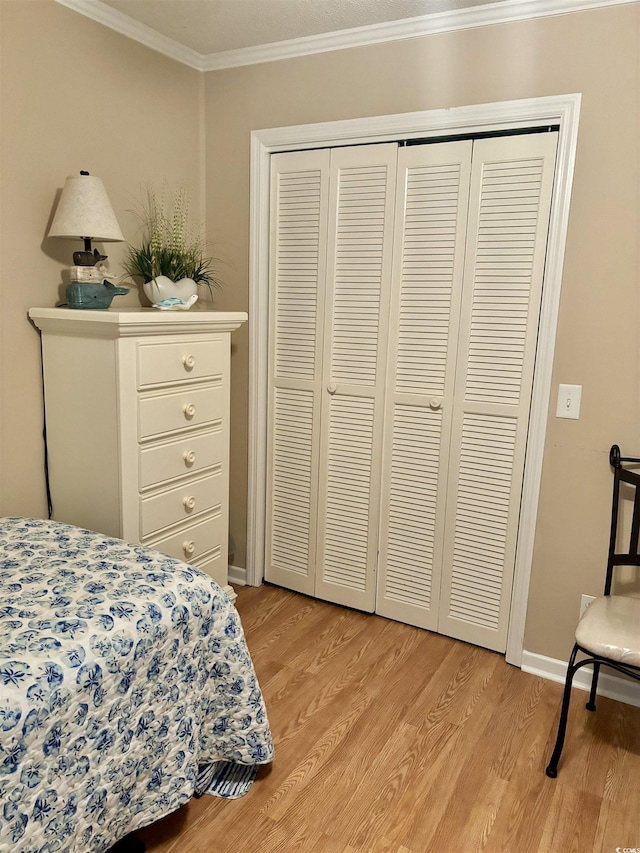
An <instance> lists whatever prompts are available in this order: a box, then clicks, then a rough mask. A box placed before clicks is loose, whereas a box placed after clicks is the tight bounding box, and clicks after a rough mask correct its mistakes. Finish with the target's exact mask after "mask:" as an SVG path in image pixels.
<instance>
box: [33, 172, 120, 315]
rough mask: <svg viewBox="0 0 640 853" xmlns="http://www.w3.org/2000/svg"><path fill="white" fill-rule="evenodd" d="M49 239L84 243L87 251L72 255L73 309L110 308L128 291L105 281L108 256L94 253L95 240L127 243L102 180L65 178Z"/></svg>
mask: <svg viewBox="0 0 640 853" xmlns="http://www.w3.org/2000/svg"><path fill="white" fill-rule="evenodd" d="M47 236H48V237H65V238H67V239H70V240H83V241H84V250H83V251H81V252H74V253H73V263H74V266H73V267H71V271H70V272H71V283H70V284H69V285H67V289H66V297H67V305H68V306H69V307H70V308H108V307H109V305H110V304H111V300H112V299H113V297H114V296H117V295H121V294H124V293H128V292H129V289H128V288H126V287H115V286H114V285H113V284H111V283H110V282H109V281H107V280H106V278H105V269H104V261H105V260H106V257H107V256H106V255H101V254H100V253H99V252H98V250H97V249H94V250H93V251H92V247H91V241H92V240H98V241H100V242H101V243H115V242H122V241H124V236H123V234H122V231H121V230H120V226H119V225H118V220H117V219H116V216H115V213H114V212H113V208H112V207H111V203H110V201H109V198H108V196H107V191H106V190H105V188H104V184H103V183H102V181H101V180H100V178H96V177H95V176H93V175H90V174H89V172H80V174H79V175H71V176H69V177H68V178H67V179H66V181H65V184H64V187H63V189H62V193H61V195H60V200H59V201H58V207H57V208H56V212H55V215H54V217H53V221H52V223H51V227H50V228H49V232H48V234H47Z"/></svg>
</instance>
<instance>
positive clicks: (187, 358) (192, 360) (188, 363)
mask: <svg viewBox="0 0 640 853" xmlns="http://www.w3.org/2000/svg"><path fill="white" fill-rule="evenodd" d="M182 363H183V364H184V369H185V370H193V368H194V367H195V366H196V357H195V355H183V356H182Z"/></svg>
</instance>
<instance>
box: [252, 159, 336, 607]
mask: <svg viewBox="0 0 640 853" xmlns="http://www.w3.org/2000/svg"><path fill="white" fill-rule="evenodd" d="M329 159H330V152H329V151H328V150H325V151H299V152H292V153H285V154H276V155H274V156H273V157H272V158H271V246H270V324H269V401H268V406H269V416H268V435H267V495H266V507H267V525H266V528H267V531H266V551H265V553H266V564H265V577H266V579H267V580H268V581H271V582H273V583H277V584H281V585H282V586H285V587H287V588H288V589H293V590H297V591H298V592H304V593H307V594H310V595H313V594H314V591H315V559H316V555H315V542H316V516H317V495H318V456H319V441H320V404H321V394H322V384H321V380H322V322H323V316H322V315H323V310H324V286H325V255H326V233H327V212H328V197H329Z"/></svg>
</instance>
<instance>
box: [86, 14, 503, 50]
mask: <svg viewBox="0 0 640 853" xmlns="http://www.w3.org/2000/svg"><path fill="white" fill-rule="evenodd" d="M102 2H103V4H104V5H106V6H110V7H111V8H113V9H115V10H116V11H117V12H121V13H123V14H125V15H127V16H128V17H130V18H132V19H133V20H134V21H137V22H138V23H141V24H146V26H148V27H151V29H153V30H155V31H156V32H158V33H160V34H161V35H163V36H167V37H168V38H170V39H172V40H173V41H175V42H178V43H179V44H181V45H184V46H185V47H188V48H190V49H191V50H195V51H196V52H197V53H200V54H202V55H205V56H208V55H210V54H216V53H222V52H225V51H228V50H239V49H244V48H250V47H257V46H261V45H265V44H273V43H277V42H283V41H289V40H290V39H300V38H306V37H308V36H317V35H325V34H327V33H334V32H337V31H341V30H350V29H354V28H356V27H369V26H371V25H372V24H384V23H387V22H389V21H399V20H405V19H407V18H416V17H419V16H423V15H432V14H434V13H442V12H449V11H452V10H456V9H461V8H469V7H472V6H482V5H487V4H488V3H489V2H492V3H493V2H495V0H102ZM498 2H500V3H504V2H505V0H498Z"/></svg>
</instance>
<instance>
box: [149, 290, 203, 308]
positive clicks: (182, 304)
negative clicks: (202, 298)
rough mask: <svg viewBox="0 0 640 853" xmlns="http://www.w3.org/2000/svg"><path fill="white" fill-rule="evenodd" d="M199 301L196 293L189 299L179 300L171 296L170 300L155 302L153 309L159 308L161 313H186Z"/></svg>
mask: <svg viewBox="0 0 640 853" xmlns="http://www.w3.org/2000/svg"><path fill="white" fill-rule="evenodd" d="M197 301H198V294H197V293H194V294H193V296H190V297H189V298H188V299H178V297H177V296H170V297H169V298H168V299H161V300H160V302H154V305H153V307H154V308H159V309H160V310H161V311H186V310H187V309H188V308H191V306H192V305H195V303H196V302H197Z"/></svg>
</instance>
